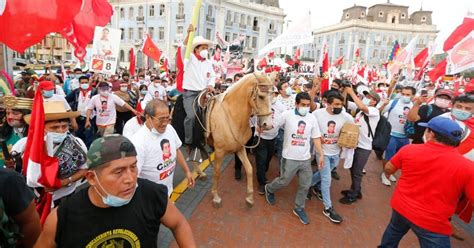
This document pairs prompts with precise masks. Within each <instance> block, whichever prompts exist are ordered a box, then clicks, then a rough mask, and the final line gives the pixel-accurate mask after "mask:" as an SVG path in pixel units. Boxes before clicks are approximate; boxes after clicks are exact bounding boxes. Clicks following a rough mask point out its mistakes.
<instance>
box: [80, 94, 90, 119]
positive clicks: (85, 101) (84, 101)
mask: <svg viewBox="0 0 474 248" xmlns="http://www.w3.org/2000/svg"><path fill="white" fill-rule="evenodd" d="M91 94H92V91H91V90H89V91H87V92H86V94H85V95H84V94H82V91H79V97H78V99H77V111H80V112H81V116H84V117H86V116H87V114H86V112H87V106H89V102H90V100H91ZM91 118H92V115H91Z"/></svg>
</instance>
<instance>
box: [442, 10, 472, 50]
mask: <svg viewBox="0 0 474 248" xmlns="http://www.w3.org/2000/svg"><path fill="white" fill-rule="evenodd" d="M473 30H474V18H473V16H472V15H471V16H467V17H464V20H463V22H462V24H461V25H459V26H458V27H457V28H456V29H455V30H454V31H453V32H452V33H451V35H449V37H448V38H447V39H446V41H445V42H444V46H443V50H444V51H445V52H447V51H449V50H451V48H453V47H454V45H456V44H457V43H458V42H459V41H461V40H462V39H463V38H464V37H466V35H468V34H469V33H471V31H473Z"/></svg>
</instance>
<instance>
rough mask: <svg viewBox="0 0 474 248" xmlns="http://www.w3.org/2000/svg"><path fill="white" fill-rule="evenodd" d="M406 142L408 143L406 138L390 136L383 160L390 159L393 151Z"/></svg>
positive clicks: (396, 150) (393, 153)
mask: <svg viewBox="0 0 474 248" xmlns="http://www.w3.org/2000/svg"><path fill="white" fill-rule="evenodd" d="M408 144H410V140H409V139H408V138H398V137H394V136H390V141H389V142H388V145H387V149H386V150H385V160H387V161H390V159H392V157H393V156H394V155H395V153H397V152H398V151H399V150H400V149H401V148H402V147H404V146H406V145H408Z"/></svg>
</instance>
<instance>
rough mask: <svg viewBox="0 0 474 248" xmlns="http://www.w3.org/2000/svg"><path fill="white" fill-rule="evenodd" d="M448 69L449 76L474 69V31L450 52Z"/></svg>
mask: <svg viewBox="0 0 474 248" xmlns="http://www.w3.org/2000/svg"><path fill="white" fill-rule="evenodd" d="M447 68H448V69H447V74H449V75H452V74H455V73H459V72H462V71H466V70H469V69H472V68H474V31H471V33H469V34H468V35H467V36H466V37H464V39H462V40H461V41H459V43H457V44H456V45H454V47H453V48H452V49H451V50H450V51H449V52H448V66H447Z"/></svg>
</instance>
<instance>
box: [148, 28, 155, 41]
mask: <svg viewBox="0 0 474 248" xmlns="http://www.w3.org/2000/svg"><path fill="white" fill-rule="evenodd" d="M154 31H155V29H154V28H153V27H149V28H148V34H149V35H150V37H151V38H152V39H153V38H154V37H155V36H154V35H155V32H154Z"/></svg>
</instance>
